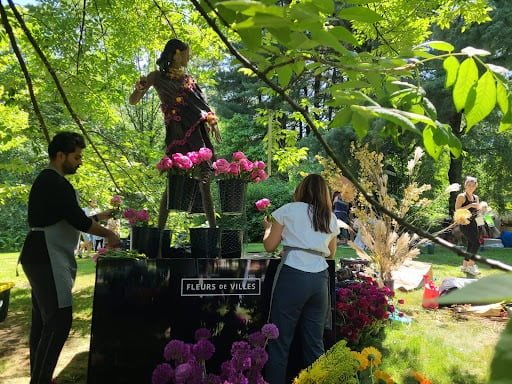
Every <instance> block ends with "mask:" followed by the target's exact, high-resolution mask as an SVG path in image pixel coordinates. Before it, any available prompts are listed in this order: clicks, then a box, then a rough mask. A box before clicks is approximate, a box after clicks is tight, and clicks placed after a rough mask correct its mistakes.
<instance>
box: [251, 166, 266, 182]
mask: <svg viewBox="0 0 512 384" xmlns="http://www.w3.org/2000/svg"><path fill="white" fill-rule="evenodd" d="M263 180H267V173H266V172H265V171H264V170H263V169H261V168H259V169H257V170H256V171H253V172H252V173H251V181H252V182H254V183H257V182H259V181H263Z"/></svg>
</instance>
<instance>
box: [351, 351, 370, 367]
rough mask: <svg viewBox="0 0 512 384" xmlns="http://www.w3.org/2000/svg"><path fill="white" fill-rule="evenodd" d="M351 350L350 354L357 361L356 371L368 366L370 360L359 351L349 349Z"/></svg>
mask: <svg viewBox="0 0 512 384" xmlns="http://www.w3.org/2000/svg"><path fill="white" fill-rule="evenodd" d="M351 352H352V356H353V357H354V358H355V359H356V360H357V361H358V362H359V368H358V371H364V370H365V369H366V368H368V367H369V365H370V362H369V361H368V359H367V358H366V357H365V356H363V355H362V354H361V353H359V352H356V351H351Z"/></svg>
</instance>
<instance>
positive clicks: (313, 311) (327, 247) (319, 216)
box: [263, 174, 339, 384]
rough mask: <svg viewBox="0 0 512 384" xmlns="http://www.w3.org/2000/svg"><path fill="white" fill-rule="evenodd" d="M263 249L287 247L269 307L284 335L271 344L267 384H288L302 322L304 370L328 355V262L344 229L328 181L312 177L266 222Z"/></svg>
mask: <svg viewBox="0 0 512 384" xmlns="http://www.w3.org/2000/svg"><path fill="white" fill-rule="evenodd" d="M263 225H264V227H265V234H264V236H263V245H264V247H265V249H266V250H267V251H268V252H272V251H274V250H275V249H276V248H277V247H278V246H279V244H282V245H283V255H282V258H281V263H280V265H279V267H278V271H277V272H276V276H275V280H274V287H273V292H272V299H271V304H270V322H271V323H274V324H275V325H276V326H277V328H278V329H279V337H278V338H277V339H276V340H271V341H270V343H269V346H268V353H269V359H268V362H267V365H266V380H267V381H268V382H269V384H285V382H286V371H287V362H288V357H289V352H290V345H291V342H292V340H293V337H294V335H295V328H296V326H297V324H300V327H301V328H300V335H301V341H302V347H303V348H302V353H303V360H304V364H305V367H307V366H309V365H310V364H312V363H313V362H314V361H315V360H316V359H317V358H318V357H319V356H320V355H322V354H323V353H324V345H323V333H324V326H325V324H326V316H327V313H328V312H329V310H330V309H329V273H328V270H327V268H328V264H327V262H326V260H325V259H326V258H333V257H334V255H335V253H336V238H337V235H338V234H339V227H338V224H337V222H336V216H334V214H333V212H332V206H331V199H330V195H329V189H328V187H327V183H326V182H325V180H324V179H323V178H322V177H321V176H320V175H316V174H311V175H309V176H307V177H306V178H304V180H303V181H302V182H301V183H300V184H299V185H298V186H297V188H296V189H295V193H294V202H293V203H289V204H285V205H284V206H282V207H281V208H279V209H277V210H275V211H274V212H273V213H272V220H271V221H269V220H267V219H266V218H265V220H264V222H263Z"/></svg>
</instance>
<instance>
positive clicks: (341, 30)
mask: <svg viewBox="0 0 512 384" xmlns="http://www.w3.org/2000/svg"><path fill="white" fill-rule="evenodd" d="M330 31H331V33H332V34H333V35H334V36H336V37H337V38H338V39H339V40H341V41H344V42H346V43H349V44H352V45H356V46H357V45H359V41H357V39H356V37H355V36H354V35H353V33H352V32H350V31H349V30H348V29H347V28H345V27H342V26H337V27H332V28H331V29H330Z"/></svg>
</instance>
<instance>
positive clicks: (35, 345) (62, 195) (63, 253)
mask: <svg viewBox="0 0 512 384" xmlns="http://www.w3.org/2000/svg"><path fill="white" fill-rule="evenodd" d="M84 148H85V142H84V139H83V137H82V136H81V135H79V134H77V133H73V132H61V133H58V134H57V135H55V137H54V138H53V140H52V141H51V143H50V145H49V146H48V155H49V158H50V164H49V165H48V168H46V169H44V170H43V171H42V172H41V173H40V174H39V175H38V176H37V178H36V180H35V181H34V184H33V185H32V188H31V190H30V195H29V201H28V224H29V227H30V231H29V233H28V234H27V237H26V239H25V243H24V245H23V249H22V251H21V256H20V262H21V264H22V266H23V270H24V272H25V275H26V276H27V278H28V280H29V282H30V286H31V288H32V325H31V329H30V376H31V380H30V384H50V383H53V381H52V375H53V371H54V370H55V366H56V365H57V360H58V358H59V355H60V352H61V350H62V347H63V346H64V342H65V341H66V339H67V337H68V335H69V331H70V329H71V321H72V309H71V305H72V295H71V289H72V288H73V284H74V281H75V277H76V269H77V264H76V260H75V257H74V250H75V247H76V245H77V243H78V239H79V236H80V232H87V233H91V234H93V235H97V236H102V237H105V238H106V239H107V243H108V246H109V247H117V246H119V237H118V236H117V235H116V234H115V233H114V232H112V231H110V230H109V229H107V228H105V227H103V226H101V225H99V224H98V223H97V222H98V221H103V220H107V219H108V218H109V217H110V216H111V215H112V210H107V211H104V212H101V213H98V214H96V215H93V216H92V217H87V216H86V215H85V213H84V211H83V210H82V209H81V208H80V206H79V204H78V199H77V195H76V192H75V189H74V188H73V186H72V185H71V183H70V182H69V181H68V180H67V179H66V178H65V177H64V176H65V175H71V174H74V173H76V171H77V170H78V168H79V167H80V165H81V164H82V150H83V149H84Z"/></svg>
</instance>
